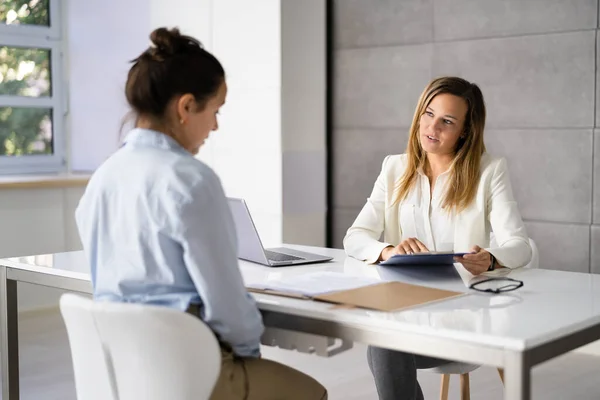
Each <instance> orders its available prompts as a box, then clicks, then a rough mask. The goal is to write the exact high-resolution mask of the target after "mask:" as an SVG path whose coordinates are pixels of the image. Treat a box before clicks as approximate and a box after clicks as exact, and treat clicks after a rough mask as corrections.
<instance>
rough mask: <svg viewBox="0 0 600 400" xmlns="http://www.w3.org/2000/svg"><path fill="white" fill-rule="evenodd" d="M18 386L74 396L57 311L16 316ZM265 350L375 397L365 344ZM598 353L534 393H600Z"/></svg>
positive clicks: (435, 380) (474, 383) (334, 394)
mask: <svg viewBox="0 0 600 400" xmlns="http://www.w3.org/2000/svg"><path fill="white" fill-rule="evenodd" d="M19 333H20V337H21V348H20V350H21V355H20V357H21V385H22V386H21V387H22V396H21V399H24V400H40V399H44V400H75V389H74V384H73V371H72V367H71V360H70V354H69V346H68V340H67V336H66V332H65V329H64V326H63V324H62V320H61V318H60V314H59V313H58V311H54V310H52V311H46V312H35V313H27V314H23V315H22V316H21V319H20V327H19ZM263 352H264V356H265V357H268V358H272V359H276V360H278V361H282V362H285V363H287V364H289V365H291V366H294V367H296V368H298V369H300V370H302V371H304V372H306V373H308V374H311V375H312V376H314V377H315V378H317V379H318V380H320V381H321V382H322V383H323V384H324V385H325V386H326V387H327V388H328V389H329V393H330V397H329V398H330V399H331V400H342V399H344V400H359V399H360V400H363V399H376V398H377V394H376V392H375V386H374V384H373V381H372V378H371V375H370V373H369V370H368V367H367V364H366V359H365V347H364V346H362V345H356V346H355V348H354V349H353V350H352V351H349V352H346V353H343V354H341V355H338V356H336V357H332V358H329V359H324V358H319V357H316V356H310V355H305V354H299V353H294V352H287V351H282V350H278V349H273V348H265V349H264V351H263ZM599 376H600V357H594V356H588V355H582V354H577V353H571V354H568V355H566V356H563V357H561V358H559V359H556V360H553V361H550V362H548V363H546V364H543V365H541V366H539V367H537V368H536V369H535V370H534V373H533V398H534V399H544V400H571V399H578V400H579V399H581V400H597V399H600V379H598V377H599ZM419 379H420V382H421V385H422V387H423V391H424V392H425V398H426V399H437V398H438V396H439V380H440V377H439V375H435V374H431V373H420V376H419ZM458 398H459V396H458V378H457V377H453V378H452V381H451V383H450V399H451V400H458ZM471 398H472V399H475V400H476V399H485V400H500V399H502V385H501V383H500V379H499V378H498V375H497V372H496V370H494V369H492V368H480V369H479V370H477V371H475V372H474V373H472V374H471Z"/></svg>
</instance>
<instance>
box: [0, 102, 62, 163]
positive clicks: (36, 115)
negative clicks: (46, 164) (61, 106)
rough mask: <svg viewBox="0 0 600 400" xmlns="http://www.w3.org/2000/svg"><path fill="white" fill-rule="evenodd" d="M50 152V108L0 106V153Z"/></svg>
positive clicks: (9, 154) (15, 154)
mask: <svg viewBox="0 0 600 400" xmlns="http://www.w3.org/2000/svg"><path fill="white" fill-rule="evenodd" d="M27 154H52V109H50V108H25V107H0V155H7V156H22V155H27Z"/></svg>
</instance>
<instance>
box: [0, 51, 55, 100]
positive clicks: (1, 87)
mask: <svg viewBox="0 0 600 400" xmlns="http://www.w3.org/2000/svg"><path fill="white" fill-rule="evenodd" d="M50 89H51V87H50V50H41V49H31V48H20V47H7V46H0V95H13V96H29V97H48V96H50Z"/></svg>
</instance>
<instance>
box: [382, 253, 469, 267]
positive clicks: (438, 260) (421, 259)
mask: <svg viewBox="0 0 600 400" xmlns="http://www.w3.org/2000/svg"><path fill="white" fill-rule="evenodd" d="M465 254H469V253H447V252H429V253H415V254H396V255H393V256H392V257H390V258H388V259H387V260H386V261H383V262H380V263H379V265H399V266H402V265H407V266H408V265H453V264H454V262H455V261H454V257H461V256H464V255H465Z"/></svg>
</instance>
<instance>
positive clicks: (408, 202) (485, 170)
mask: <svg viewBox="0 0 600 400" xmlns="http://www.w3.org/2000/svg"><path fill="white" fill-rule="evenodd" d="M406 164H407V155H406V154H401V155H391V156H387V157H386V158H385V160H384V161H383V165H382V168H381V173H380V174H379V177H378V178H377V181H376V182H375V186H374V188H373V192H372V193H371V196H370V197H369V198H368V199H367V203H366V204H365V206H364V207H363V209H362V210H361V212H360V214H359V215H358V217H357V218H356V220H355V221H354V224H352V226H351V227H350V229H348V232H347V233H346V236H345V238H344V249H345V250H346V253H347V254H348V255H349V256H352V257H355V258H358V259H360V260H365V261H367V262H370V263H374V262H376V261H377V259H378V258H379V255H380V254H381V251H382V250H383V249H384V248H385V247H386V246H390V245H392V246H396V245H397V244H399V243H400V242H401V241H402V240H404V239H407V238H410V237H416V238H417V239H419V240H420V241H421V242H423V244H425V245H426V246H427V247H428V249H430V250H438V251H452V250H454V251H455V252H468V251H470V250H471V249H472V248H473V246H475V245H478V246H480V247H482V248H484V249H486V250H488V251H489V252H490V253H491V254H493V255H494V257H496V259H497V260H498V262H499V263H500V264H502V265H504V266H505V267H508V268H517V267H522V266H525V265H526V264H527V263H528V262H529V261H530V260H531V247H530V245H529V238H528V237H527V232H526V230H525V225H524V224H523V220H522V218H521V214H520V213H519V209H518V207H517V202H516V201H515V199H514V197H513V193H512V189H511V185H510V180H509V176H508V169H507V166H506V160H505V159H504V158H496V157H492V156H490V155H489V154H484V155H483V156H482V158H481V173H480V177H479V185H478V188H477V193H476V195H475V198H474V199H473V201H472V203H471V205H469V206H468V207H467V208H466V209H465V210H464V211H462V212H460V213H458V214H456V215H452V216H451V217H450V218H451V219H449V222H448V223H442V224H439V223H438V224H433V223H432V220H431V218H430V217H432V216H434V215H435V212H432V210H430V207H440V190H441V189H442V187H438V186H439V184H440V183H442V182H439V181H438V183H437V184H436V187H434V193H433V196H432V198H431V199H430V194H429V182H428V180H427V179H426V178H425V177H423V176H420V175H419V179H418V180H417V184H416V185H414V186H413V188H412V189H411V190H410V192H409V194H408V196H407V197H406V198H405V199H404V200H402V201H401V202H397V203H395V204H394V189H395V187H396V184H397V182H398V179H399V178H400V177H401V176H402V174H403V173H404V171H405V169H406ZM423 178H424V179H425V181H427V182H426V184H425V182H423V181H422V179H423ZM440 186H441V185H440ZM443 186H445V185H443ZM433 211H435V210H433ZM436 225H437V226H441V227H442V228H443V227H448V226H450V227H452V228H451V230H452V231H453V233H454V235H453V237H452V234H450V235H448V233H447V232H432V227H433V228H434V229H435V226H436ZM492 232H493V234H494V237H495V242H496V243H497V245H495V246H494V247H493V248H490V234H491V233H492ZM382 234H383V241H380V239H381V236H382ZM439 238H443V239H444V240H440V239H439ZM434 239H435V240H434ZM442 241H443V242H445V243H440V242H442ZM436 242H438V243H436ZM448 246H450V247H453V249H452V248H447V247H448Z"/></svg>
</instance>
